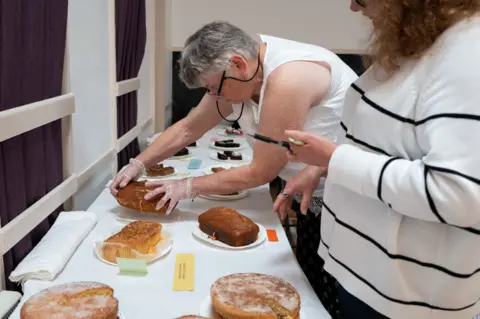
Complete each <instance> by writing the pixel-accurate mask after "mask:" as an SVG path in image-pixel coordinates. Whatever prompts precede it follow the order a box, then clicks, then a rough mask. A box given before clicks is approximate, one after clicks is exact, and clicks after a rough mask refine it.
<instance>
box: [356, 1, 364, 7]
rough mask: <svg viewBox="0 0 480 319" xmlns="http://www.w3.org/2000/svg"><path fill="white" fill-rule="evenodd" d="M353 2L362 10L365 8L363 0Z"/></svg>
mask: <svg viewBox="0 0 480 319" xmlns="http://www.w3.org/2000/svg"><path fill="white" fill-rule="evenodd" d="M355 2H356V3H357V4H358V5H359V6H360V7H362V8H366V4H365V1H363V0H355Z"/></svg>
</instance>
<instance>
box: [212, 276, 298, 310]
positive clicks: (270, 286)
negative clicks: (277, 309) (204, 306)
mask: <svg viewBox="0 0 480 319" xmlns="http://www.w3.org/2000/svg"><path fill="white" fill-rule="evenodd" d="M211 295H212V299H215V300H216V302H217V303H221V304H224V305H227V306H232V307H234V308H236V309H239V310H241V311H243V312H252V313H253V312H256V313H266V314H272V315H273V314H274V311H273V310H272V308H271V306H269V305H268V302H266V301H273V302H274V303H276V304H278V305H280V306H281V307H283V308H285V309H286V310H288V311H289V312H291V313H293V314H295V313H296V312H298V311H299V309H300V296H299V295H298V293H297V291H296V290H295V288H294V287H293V286H292V285H290V284H289V283H288V282H286V281H285V280H283V279H281V278H277V277H274V276H269V275H262V274H233V275H229V276H225V277H222V278H220V279H218V280H217V281H215V282H214V283H213V285H212V287H211Z"/></svg>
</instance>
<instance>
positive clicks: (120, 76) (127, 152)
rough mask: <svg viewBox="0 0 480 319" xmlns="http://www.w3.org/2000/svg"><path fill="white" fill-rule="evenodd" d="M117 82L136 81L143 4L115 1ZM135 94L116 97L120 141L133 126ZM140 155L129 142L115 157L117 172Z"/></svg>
mask: <svg viewBox="0 0 480 319" xmlns="http://www.w3.org/2000/svg"><path fill="white" fill-rule="evenodd" d="M115 24H116V26H115V27H116V46H117V47H116V56H117V81H123V80H128V79H131V78H136V77H137V76H138V72H139V71H140V65H141V64H142V59H143V55H144V53H145V45H146V42H147V26H146V12H145V0H117V1H115ZM137 106H138V99H137V92H136V91H135V92H131V93H128V94H125V95H122V96H119V97H117V134H118V137H119V138H120V137H121V136H123V135H124V134H125V133H127V132H128V131H130V130H131V129H132V128H134V127H135V126H136V125H137V110H138V108H137ZM139 153H140V146H139V144H138V140H137V139H135V140H133V141H132V142H131V143H130V144H129V145H127V146H126V147H125V148H124V149H123V150H122V151H121V152H120V153H119V154H118V169H121V168H122V167H123V166H125V165H126V164H128V161H129V159H130V158H132V157H135V156H137V155H138V154H139Z"/></svg>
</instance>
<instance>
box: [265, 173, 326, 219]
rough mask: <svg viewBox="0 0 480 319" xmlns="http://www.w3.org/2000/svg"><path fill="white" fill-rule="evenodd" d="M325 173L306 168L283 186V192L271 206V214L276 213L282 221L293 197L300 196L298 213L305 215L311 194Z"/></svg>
mask: <svg viewBox="0 0 480 319" xmlns="http://www.w3.org/2000/svg"><path fill="white" fill-rule="evenodd" d="M325 173H326V169H325V168H322V167H316V166H307V167H306V168H305V169H303V170H302V171H301V172H300V173H298V174H297V175H295V176H294V177H293V178H292V179H291V180H289V181H288V183H287V185H285V188H284V190H283V191H282V192H281V193H280V194H279V195H278V196H277V199H276V200H275V203H274V204H273V212H274V213H277V214H278V215H279V216H280V218H281V219H282V220H284V219H285V218H286V217H287V212H288V208H290V207H291V205H292V199H293V196H294V195H295V194H300V195H302V202H301V203H300V212H301V213H302V214H304V215H305V214H306V213H307V210H308V206H309V204H310V201H311V200H312V194H313V192H314V191H315V189H316V188H317V186H318V184H319V183H320V178H321V177H322V176H324V175H325Z"/></svg>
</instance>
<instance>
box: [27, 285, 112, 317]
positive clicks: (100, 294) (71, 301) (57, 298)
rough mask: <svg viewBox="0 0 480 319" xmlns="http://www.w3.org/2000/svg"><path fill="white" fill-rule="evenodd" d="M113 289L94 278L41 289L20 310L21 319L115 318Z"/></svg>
mask: <svg viewBox="0 0 480 319" xmlns="http://www.w3.org/2000/svg"><path fill="white" fill-rule="evenodd" d="M117 316H118V300H117V299H116V298H115V297H114V296H113V289H112V288H110V287H109V286H107V285H104V284H101V283H97V282H76V283H70V284H63V285H58V286H53V287H51V288H48V289H44V290H42V291H40V292H39V293H37V294H35V295H33V296H32V297H30V298H29V299H28V300H27V301H26V302H25V304H24V305H23V306H22V308H21V310H20V318H21V319H51V318H62V319H77V318H89V319H117Z"/></svg>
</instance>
